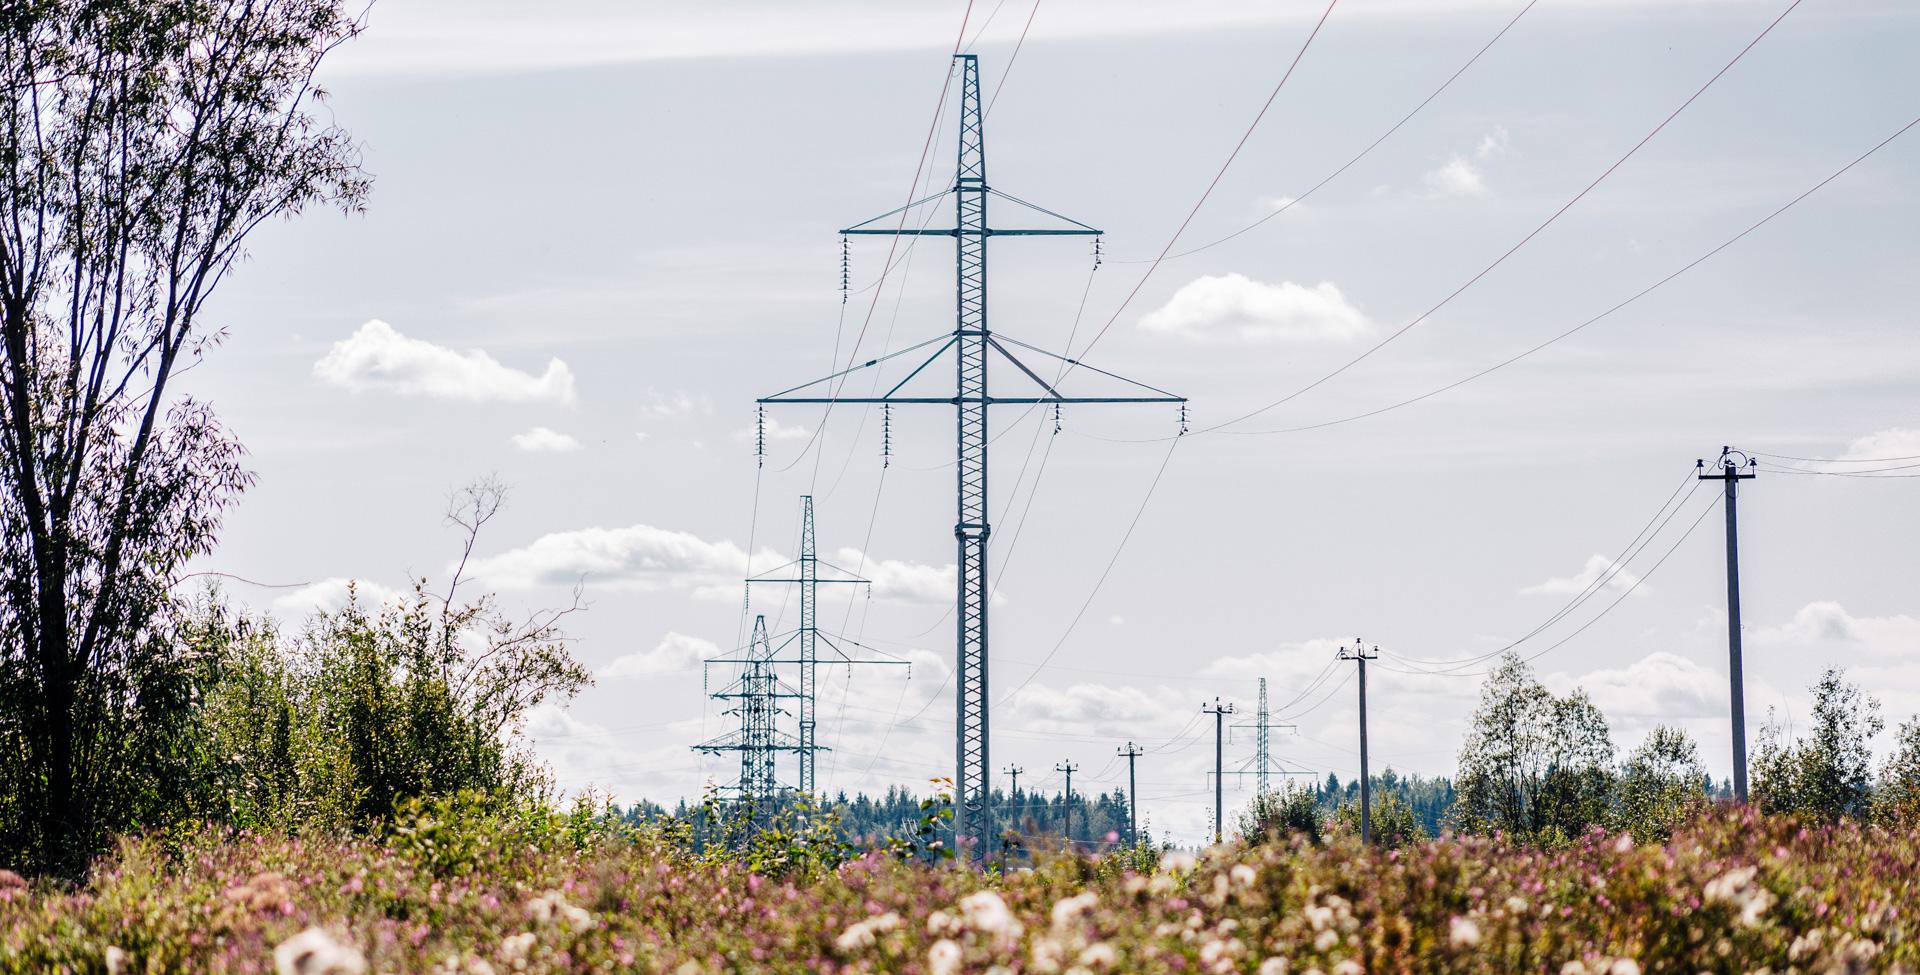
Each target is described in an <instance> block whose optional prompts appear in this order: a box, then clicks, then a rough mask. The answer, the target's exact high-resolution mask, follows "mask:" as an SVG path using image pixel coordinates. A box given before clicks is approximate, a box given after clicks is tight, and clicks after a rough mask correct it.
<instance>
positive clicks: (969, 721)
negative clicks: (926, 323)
mask: <svg viewBox="0 0 1920 975" xmlns="http://www.w3.org/2000/svg"><path fill="white" fill-rule="evenodd" d="M954 62H955V66H956V67H957V68H958V69H959V71H960V113H959V120H960V139H959V153H958V158H957V160H956V164H955V169H954V182H953V185H952V186H951V187H950V188H948V189H947V190H945V191H942V192H941V193H938V194H935V195H934V196H931V197H928V198H926V199H923V200H917V201H914V202H911V203H909V204H907V205H906V206H904V207H901V208H899V209H897V210H893V211H891V212H889V213H884V214H881V215H880V216H878V217H875V218H873V219H872V220H868V221H865V222H864V223H860V224H856V225H854V226H852V227H849V228H847V229H845V230H843V231H841V234H842V235H852V234H875V235H907V236H937V237H952V238H953V239H954V249H955V257H954V285H955V287H954V293H955V296H954V298H955V314H954V328H953V331H952V332H951V333H949V334H947V335H945V336H941V337H937V338H934V339H929V340H928V341H926V342H922V343H920V344H919V345H914V346H909V347H908V348H906V349H902V350H900V351H899V352H895V353H892V354H889V355H884V356H881V357H879V358H876V359H872V360H869V361H868V362H866V363H863V364H860V365H855V366H852V367H851V368H848V369H844V370H842V371H840V372H837V373H835V374H833V375H832V376H828V377H826V378H824V379H819V380H815V381H814V382H811V383H807V384H805V385H802V386H796V387H794V388H793V389H789V390H786V391H784V392H781V393H776V394H774V395H772V396H767V397H763V398H761V399H760V400H759V402H760V403H761V404H763V405H765V404H774V403H820V404H827V403H874V404H882V407H883V409H884V408H888V407H891V406H892V405H894V404H909V403H924V404H943V405H950V406H952V407H954V410H955V412H956V414H957V417H956V418H957V421H958V424H957V426H958V434H957V440H958V443H957V461H958V463H957V465H956V469H957V478H956V480H957V484H956V487H957V502H958V503H957V514H958V518H957V520H956V521H955V523H954V528H953V533H954V538H955V541H956V542H957V544H958V547H959V557H958V564H959V587H958V588H959V592H958V597H957V600H956V604H955V614H954V616H955V628H956V640H955V643H956V646H955V654H954V657H955V659H954V670H955V676H956V678H957V680H956V685H957V686H956V688H955V702H956V709H957V712H958V714H957V718H956V727H955V733H954V753H955V754H954V760H955V765H956V769H955V775H954V783H955V788H956V790H957V791H958V793H959V794H958V795H957V796H955V813H956V815H955V817H954V836H955V839H956V846H957V847H959V849H960V850H963V851H965V850H967V849H968V845H969V844H970V843H971V844H973V847H974V849H973V852H972V853H971V854H970V855H976V856H977V855H980V854H983V853H984V852H985V849H984V847H985V844H983V843H980V842H979V840H980V839H982V838H984V837H988V836H991V835H992V833H993V826H992V815H993V810H992V804H991V799H990V793H989V782H990V773H991V770H992V765H991V764H990V761H989V759H988V748H987V746H988V734H987V731H988V714H987V707H988V705H987V669H988V668H987V664H988V659H989V658H988V653H987V638H988V628H987V542H988V539H989V537H990V536H991V534H992V526H991V525H990V524H989V523H988V516H987V443H988V436H987V408H988V407H989V406H992V405H994V404H1002V403H1022V404H1045V403H1051V404H1065V403H1185V402H1186V398H1185V397H1181V396H1175V395H1173V394H1172V393H1168V392H1166V391H1165V390H1161V389H1155V388H1153V387H1151V386H1147V385H1145V384H1144V383H1136V382H1133V381H1132V380H1127V379H1122V378H1121V377H1118V376H1114V375H1113V374H1112V373H1108V372H1104V371H1102V370H1099V369H1095V368H1093V367H1091V366H1088V365H1086V364H1085V363H1079V362H1074V361H1073V360H1070V359H1067V358H1066V357H1065V356H1060V355H1055V354H1054V353H1051V352H1048V351H1046V350H1044V349H1040V348H1037V347H1035V346H1031V345H1028V344H1026V343H1025V342H1020V341H1017V340H1014V339H1010V338H1006V339H1005V341H1004V342H1003V341H1002V339H1003V338H1005V337H1004V336H995V335H994V334H993V332H992V331H991V330H990V328H989V327H988V321H987V241H988V239H989V238H992V237H1009V236H1098V235H1099V234H1100V231H1098V230H1096V229H1094V228H1092V227H1089V226H1087V225H1086V224H1083V223H1080V222H1079V221H1076V220H1070V219H1068V218H1066V217H1062V216H1060V215H1059V214H1057V213H1054V212H1052V211H1050V210H1044V209H1041V208H1040V207H1036V206H1034V205H1033V204H1031V203H1027V202H1025V201H1023V200H1018V199H1015V198H1014V197H1011V196H1008V195H1007V194H1005V193H1001V192H999V191H998V190H995V189H993V188H992V187H991V186H990V185H989V184H988V183H987V153H986V143H985V136H984V128H983V122H984V119H983V115H982V111H981V106H980V67H979V61H978V59H977V57H976V56H975V55H972V54H960V55H955V56H954ZM948 195H951V196H953V197H954V226H953V227H951V228H944V229H928V228H925V227H911V226H908V220H907V217H908V216H910V214H909V213H908V211H911V210H913V209H914V208H916V207H919V206H922V205H924V204H929V203H932V202H934V201H936V200H939V199H942V198H944V197H946V196H948ZM989 196H993V197H998V198H1000V199H1003V200H1006V201H1008V202H1010V203H1014V204H1017V205H1019V206H1022V207H1026V208H1027V209H1029V210H1032V211H1035V212H1038V213H1042V214H1046V215H1047V216H1050V217H1054V218H1056V219H1058V220H1061V221H1064V222H1065V223H1067V224H1071V225H1072V226H1068V227H1056V228H1053V229H1018V230H1016V229H1005V228H1000V227H989V226H988V225H987V198H988V197H989ZM893 216H899V217H900V220H899V222H898V224H897V225H896V226H894V227H892V228H887V227H875V226H872V225H873V224H875V223H877V222H879V221H882V220H885V219H886V218H888V217H893ZM1008 345H1017V346H1019V347H1021V348H1023V349H1026V350H1029V351H1032V352H1036V353H1038V354H1040V355H1043V356H1047V357H1049V358H1052V359H1055V360H1058V361H1059V362H1061V363H1063V364H1066V365H1068V366H1071V367H1072V368H1073V369H1076V370H1083V371H1084V372H1086V373H1092V374H1097V375H1100V376H1104V377H1107V378H1109V379H1113V380H1117V381H1119V382H1121V383H1124V384H1126V385H1127V386H1128V387H1130V389H1128V390H1126V391H1127V392H1134V391H1144V392H1146V393H1150V394H1152V395H1127V396H1099V397H1072V396H1063V395H1062V394H1061V393H1060V392H1059V391H1058V390H1057V389H1055V388H1054V384H1052V383H1049V382H1048V381H1046V380H1044V379H1042V378H1041V377H1040V376H1039V374H1038V373H1036V372H1034V370H1032V369H1030V368H1028V367H1027V366H1026V365H1025V364H1024V363H1022V362H1021V361H1020V360H1019V359H1017V358H1015V357H1014V355H1013V353H1012V352H1011V351H1010V350H1009V349H1008V348H1007V346H1008ZM929 346H934V347H935V348H934V349H933V351H932V352H931V353H930V354H929V355H927V356H926V358H925V360H924V361H922V362H920V364H919V366H917V367H916V368H914V369H913V370H912V371H911V372H909V373H908V374H907V375H906V377H905V378H903V379H901V380H900V381H899V383H897V384H895V385H894V386H893V387H892V388H891V389H888V390H887V392H886V393H885V394H884V395H879V396H842V395H840V392H841V388H842V387H843V386H844V383H845V379H844V377H845V376H847V374H848V373H852V372H855V371H858V370H863V369H871V368H875V367H878V366H879V365H880V364H881V363H884V362H887V361H889V360H891V359H893V358H896V357H898V356H902V355H907V354H909V353H913V352H917V351H921V350H924V349H926V348H928V347H929ZM949 349H951V350H953V352H954V360H955V372H954V390H953V393H952V395H950V396H947V395H942V396H926V395H914V394H910V393H903V392H902V388H903V387H905V386H907V385H908V383H909V382H911V381H912V380H913V379H914V378H915V377H916V376H919V375H921V374H922V373H923V372H924V371H925V370H926V368H927V366H929V365H932V364H933V362H934V360H936V359H938V358H940V357H941V356H943V355H945V354H946V352H947V351H948V350H949ZM994 356H999V357H1001V358H1004V359H1005V360H1006V361H1007V362H1009V363H1011V364H1012V365H1013V366H1014V367H1016V368H1017V369H1018V370H1019V371H1020V373H1021V374H1023V375H1024V376H1025V377H1026V379H1027V380H1030V381H1031V382H1032V384H1033V385H1034V387H1036V388H1035V389H1034V392H1033V393H1032V394H1031V395H1028V396H1014V397H1007V396H992V395H990V394H989V392H988V374H989V370H988V360H989V359H990V358H992V357H994ZM916 358H918V357H916ZM834 380H841V383H840V384H839V385H833V386H831V387H830V388H828V389H824V390H822V389H819V388H818V387H822V386H827V385H829V384H832V383H833V381H834ZM1057 381H1058V380H1057V379H1056V382H1057ZM963 855H969V854H965V853H963Z"/></svg>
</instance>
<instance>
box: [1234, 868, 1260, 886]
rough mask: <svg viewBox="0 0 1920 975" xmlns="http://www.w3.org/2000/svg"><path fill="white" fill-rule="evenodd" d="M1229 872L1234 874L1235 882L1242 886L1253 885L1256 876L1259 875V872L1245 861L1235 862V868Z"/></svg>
mask: <svg viewBox="0 0 1920 975" xmlns="http://www.w3.org/2000/svg"><path fill="white" fill-rule="evenodd" d="M1227 872H1228V873H1229V874H1230V875H1232V877H1233V882H1234V883H1236V884H1238V885H1240V886H1242V887H1251V886H1253V881H1254V878H1255V877H1258V876H1259V874H1257V873H1255V872H1254V869H1253V868H1252V867H1249V866H1247V865H1246V864H1244V863H1236V864H1234V865H1233V869H1232V870H1229V871H1227Z"/></svg>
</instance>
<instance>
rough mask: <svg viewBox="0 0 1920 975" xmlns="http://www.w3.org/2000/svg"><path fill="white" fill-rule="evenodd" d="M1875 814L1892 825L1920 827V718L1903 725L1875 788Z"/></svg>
mask: <svg viewBox="0 0 1920 975" xmlns="http://www.w3.org/2000/svg"><path fill="white" fill-rule="evenodd" d="M1873 813H1874V818H1875V819H1877V820H1879V821H1880V822H1882V823H1885V824H1888V825H1890V826H1899V825H1903V824H1904V825H1920V716H1916V717H1913V718H1910V719H1908V720H1907V721H1906V722H1904V723H1902V724H1901V725H1900V731H1899V735H1898V738H1897V740H1896V741H1895V742H1894V746H1893V754H1891V755H1888V756H1887V764H1886V765H1885V766H1884V767H1882V768H1881V770H1880V782H1879V784H1878V786H1877V787H1876V788H1875V789H1874V793H1873Z"/></svg>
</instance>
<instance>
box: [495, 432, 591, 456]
mask: <svg viewBox="0 0 1920 975" xmlns="http://www.w3.org/2000/svg"><path fill="white" fill-rule="evenodd" d="M508 439H510V440H512V441H513V445H514V446H515V447H518V448H520V449H521V450H532V451H550V452H554V453H566V452H567V451H569V450H579V449H580V441H578V440H575V439H573V438H572V437H569V436H567V435H566V434H564V433H556V432H554V431H552V430H549V429H547V428H546V427H534V428H533V429H531V430H528V431H527V432H526V433H516V434H514V435H513V436H512V437H509V438H508Z"/></svg>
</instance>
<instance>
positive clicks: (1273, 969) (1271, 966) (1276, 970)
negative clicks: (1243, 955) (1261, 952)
mask: <svg viewBox="0 0 1920 975" xmlns="http://www.w3.org/2000/svg"><path fill="white" fill-rule="evenodd" d="M1260 975H1287V960H1286V959H1285V958H1282V957H1280V956H1279V955H1275V956H1273V957H1272V958H1269V959H1267V960H1266V961H1263V962H1261V963H1260Z"/></svg>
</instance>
